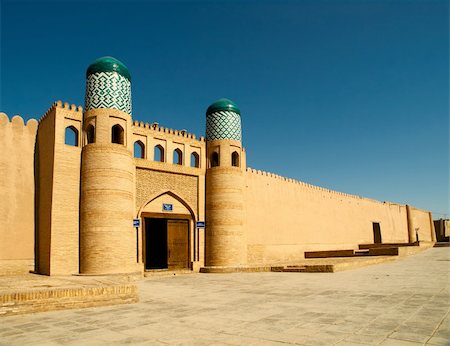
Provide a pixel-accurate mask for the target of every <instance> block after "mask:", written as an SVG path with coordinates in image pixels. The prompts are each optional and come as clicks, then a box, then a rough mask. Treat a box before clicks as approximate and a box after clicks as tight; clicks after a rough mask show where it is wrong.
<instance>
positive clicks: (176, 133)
mask: <svg viewBox="0 0 450 346" xmlns="http://www.w3.org/2000/svg"><path fill="white" fill-rule="evenodd" d="M133 126H134V127H138V128H141V129H145V130H148V131H150V132H159V133H164V134H170V135H174V136H179V137H181V138H187V139H194V140H198V141H200V142H204V141H205V138H204V137H203V136H201V137H200V138H199V139H197V137H196V136H195V134H193V133H189V132H187V131H186V130H174V129H170V128H167V127H163V126H159V124H158V123H151V124H149V123H147V122H146V123H144V122H143V121H138V120H134V121H133Z"/></svg>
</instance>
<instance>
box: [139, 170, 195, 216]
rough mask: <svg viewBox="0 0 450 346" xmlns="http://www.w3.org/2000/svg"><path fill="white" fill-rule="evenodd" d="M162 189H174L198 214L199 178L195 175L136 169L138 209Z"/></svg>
mask: <svg viewBox="0 0 450 346" xmlns="http://www.w3.org/2000/svg"><path fill="white" fill-rule="evenodd" d="M162 191H174V192H175V193H176V194H177V195H179V196H180V197H181V198H183V199H184V200H185V201H186V202H187V203H188V204H189V205H190V206H191V208H192V209H193V210H194V212H195V214H196V215H198V210H197V192H198V178H197V177H195V176H189V175H181V174H173V173H167V172H158V171H153V170H147V169H139V168H138V169H136V209H137V210H138V209H139V208H140V207H141V206H142V205H143V204H144V203H146V202H148V200H149V198H151V197H153V196H155V194H157V193H160V192H162Z"/></svg>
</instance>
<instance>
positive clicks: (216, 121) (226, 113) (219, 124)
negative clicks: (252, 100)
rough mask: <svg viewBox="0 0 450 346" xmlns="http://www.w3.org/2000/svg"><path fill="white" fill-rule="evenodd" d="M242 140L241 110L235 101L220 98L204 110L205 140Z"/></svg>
mask: <svg viewBox="0 0 450 346" xmlns="http://www.w3.org/2000/svg"><path fill="white" fill-rule="evenodd" d="M216 139H234V140H236V141H241V140H242V131H241V111H240V109H239V107H238V106H237V104H236V103H234V102H233V101H231V100H228V99H225V98H221V99H218V100H217V101H215V102H214V103H212V104H211V105H210V106H209V107H208V109H207V110H206V140H209V141H212V140H216Z"/></svg>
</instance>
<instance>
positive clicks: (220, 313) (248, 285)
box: [0, 247, 450, 346]
mask: <svg viewBox="0 0 450 346" xmlns="http://www.w3.org/2000/svg"><path fill="white" fill-rule="evenodd" d="M449 271H450V248H448V247H447V248H432V249H429V250H427V251H424V252H422V253H420V254H417V255H415V256H411V257H408V258H403V259H399V260H398V261H395V262H388V263H384V264H379V265H374V266H368V267H365V268H360V269H355V270H352V271H346V272H338V273H317V274H310V273H245V274H244V273H237V274H190V275H184V276H183V275H182V276H173V277H152V278H146V279H143V280H142V281H140V283H139V289H140V298H141V301H140V302H139V303H137V304H132V305H116V306H109V307H101V308H88V309H80V310H66V311H53V312H44V313H36V314H30V315H19V316H11V317H2V318H0V345H114V344H127V343H128V344H148V345H158V344H170V345H175V344H185V345H212V344H214V345H228V344H230V345H277V344H300V345H399V346H401V345H424V344H427V345H450V315H449V311H450V276H449V274H450V273H449Z"/></svg>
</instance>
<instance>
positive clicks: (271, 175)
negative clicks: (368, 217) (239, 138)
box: [247, 167, 402, 206]
mask: <svg viewBox="0 0 450 346" xmlns="http://www.w3.org/2000/svg"><path fill="white" fill-rule="evenodd" d="M247 173H250V174H255V175H260V176H265V177H269V178H272V179H277V180H281V181H285V182H287V183H291V184H295V185H299V186H301V187H303V188H306V189H310V190H316V191H321V192H325V193H329V194H332V195H336V196H342V197H349V198H353V199H357V200H364V201H369V202H373V203H379V204H389V205H399V206H400V205H402V204H399V203H393V202H386V201H383V202H382V201H379V200H376V199H373V198H368V197H363V196H358V195H352V194H349V193H345V192H340V191H336V190H330V189H327V188H325V187H321V186H317V185H313V184H309V183H306V182H303V181H299V180H296V179H292V178H288V177H283V176H281V175H278V174H275V173H271V172H266V171H262V170H258V169H254V168H251V167H247Z"/></svg>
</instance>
